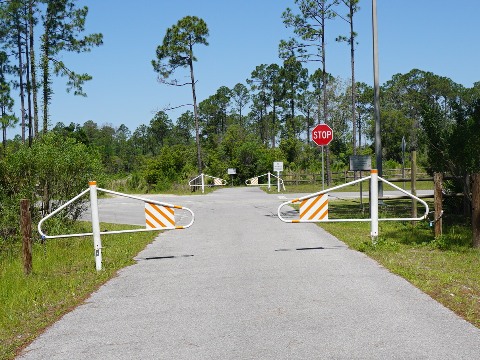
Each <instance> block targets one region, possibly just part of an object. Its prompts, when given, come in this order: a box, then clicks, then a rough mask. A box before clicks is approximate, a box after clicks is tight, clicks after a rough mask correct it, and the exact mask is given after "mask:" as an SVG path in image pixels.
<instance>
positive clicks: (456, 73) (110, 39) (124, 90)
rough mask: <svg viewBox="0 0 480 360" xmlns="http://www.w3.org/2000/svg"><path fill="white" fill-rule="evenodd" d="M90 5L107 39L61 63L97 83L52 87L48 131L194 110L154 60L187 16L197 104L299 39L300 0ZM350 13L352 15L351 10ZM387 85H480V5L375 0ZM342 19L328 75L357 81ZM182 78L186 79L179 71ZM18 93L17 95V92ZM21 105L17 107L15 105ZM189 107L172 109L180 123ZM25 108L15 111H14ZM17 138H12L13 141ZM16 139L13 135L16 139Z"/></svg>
mask: <svg viewBox="0 0 480 360" xmlns="http://www.w3.org/2000/svg"><path fill="white" fill-rule="evenodd" d="M78 3H79V5H86V6H88V7H89V14H88V18H87V32H88V33H91V32H101V33H103V35H104V45H103V46H101V47H99V48H95V49H93V51H92V52H90V53H85V54H80V55H78V54H74V55H68V54H65V55H64V56H63V60H64V61H65V63H66V64H67V65H69V66H71V68H72V69H74V70H76V71H77V72H86V73H89V74H90V75H92V76H93V80H92V81H90V82H89V83H88V84H87V85H86V86H85V87H84V90H85V91H86V92H87V94H88V97H86V98H82V97H78V96H74V95H73V94H66V93H65V90H64V89H65V85H64V84H65V81H64V79H61V78H60V79H58V80H55V94H54V95H53V99H52V105H51V126H53V125H55V124H56V123H57V122H59V121H61V122H63V123H65V124H69V123H70V122H74V123H78V124H83V123H84V122H85V121H87V120H93V121H95V122H96V123H97V124H98V125H99V126H101V125H103V124H111V125H113V126H114V127H118V126H119V125H121V124H125V125H127V127H128V128H129V129H130V131H131V132H132V133H133V131H134V130H135V129H136V128H137V127H138V126H139V125H141V124H147V125H148V124H149V122H150V120H151V119H152V118H153V115H154V113H155V112H156V111H157V110H161V109H163V108H165V107H168V106H178V105H181V104H185V103H191V92H190V88H188V87H183V88H177V87H175V88H173V87H168V86H166V85H162V84H160V83H158V82H157V80H156V74H155V73H154V71H153V70H152V66H151V63H150V62H151V60H152V59H153V58H154V57H155V49H156V47H157V46H158V45H159V44H161V42H162V40H163V37H164V35H165V32H166V29H167V28H168V27H171V26H172V25H173V24H175V23H176V22H177V21H178V20H179V19H180V18H182V17H184V16H186V15H195V16H198V17H201V18H203V19H204V20H205V22H206V23H207V25H208V27H209V30H210V36H209V38H208V41H209V43H210V45H209V46H199V47H197V48H196V49H195V52H196V55H197V58H198V62H197V63H195V72H196V79H197V80H198V84H197V99H198V101H202V100H204V99H206V98H208V97H209V96H210V95H213V94H214V93H215V92H216V90H217V89H218V88H219V87H220V86H228V87H230V88H231V87H233V86H234V85H235V84H236V83H238V82H242V83H245V80H246V79H247V78H249V77H250V74H251V72H252V70H254V69H255V67H256V66H257V65H260V64H262V63H264V64H271V63H279V64H280V60H279V59H278V44H279V41H280V40H281V39H288V38H289V37H290V36H291V34H292V32H291V29H286V28H285V27H284V25H283V23H282V19H281V14H282V12H283V11H284V10H285V9H286V8H287V7H291V8H292V9H296V7H295V4H294V1H293V0H285V1H279V0H255V1H253V0H241V1H232V0H174V1H171V0H168V1H167V0H155V1H154V0H137V1H126V0H83V1H82V0H81V1H78ZM371 6H372V1H371V0H361V1H360V7H361V9H360V11H359V12H358V13H357V14H356V15H355V18H354V21H355V28H356V31H357V33H358V34H359V35H358V42H359V44H358V45H357V51H356V79H357V81H363V82H366V83H368V84H370V85H372V84H373V65H372V26H371V19H372V16H371V12H372V9H371ZM344 12H345V13H346V12H347V11H346V8H345V10H344ZM377 14H378V36H379V62H380V83H384V82H386V81H388V80H389V79H390V78H391V77H392V75H394V74H396V73H406V72H408V71H410V70H411V69H413V68H419V69H421V70H425V71H432V72H433V73H435V74H437V75H441V76H446V77H449V78H451V79H452V80H453V81H455V82H457V83H460V84H463V85H464V86H466V87H471V86H472V85H473V83H474V82H476V81H480V66H479V64H480V61H479V60H480V59H479V51H480V44H479V43H478V31H477V30H476V26H477V24H478V16H479V14H480V1H478V0H462V1H451V0H401V1H400V0H396V1H395V0H377ZM347 33H348V26H347V24H346V23H344V22H343V21H342V20H341V19H337V20H335V21H332V22H331V23H329V24H327V29H326V36H327V47H326V52H327V71H328V72H330V73H331V74H332V75H334V76H340V77H342V78H344V79H349V78H350V52H349V47H348V45H347V44H345V43H342V44H339V43H336V42H335V37H336V36H338V35H339V34H347ZM178 75H179V77H181V76H185V75H186V73H184V74H182V73H178ZM15 96H16V94H15ZM16 102H17V103H19V101H18V100H17V99H16ZM187 109H189V108H188V107H185V108H182V109H181V110H179V111H176V112H171V113H170V117H171V118H172V120H173V121H175V120H176V118H177V117H178V115H179V114H181V113H182V112H184V111H186V110H187ZM18 113H19V111H18V110H17V114H18ZM11 133H12V131H10V132H9V134H11ZM9 137H10V136H9Z"/></svg>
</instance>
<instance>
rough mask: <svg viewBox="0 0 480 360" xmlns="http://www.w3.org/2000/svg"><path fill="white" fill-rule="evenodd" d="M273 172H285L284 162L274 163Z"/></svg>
mask: <svg viewBox="0 0 480 360" xmlns="http://www.w3.org/2000/svg"><path fill="white" fill-rule="evenodd" d="M273 171H277V172H278V171H283V162H282V161H275V162H274V163H273Z"/></svg>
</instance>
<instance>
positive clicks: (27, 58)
mask: <svg viewBox="0 0 480 360" xmlns="http://www.w3.org/2000/svg"><path fill="white" fill-rule="evenodd" d="M25 12H27V8H26V7H25ZM29 29H30V27H29V26H28V21H26V22H25V32H26V33H25V62H26V68H27V74H26V75H27V102H28V146H32V141H33V119H32V88H31V83H30V69H31V68H32V66H31V64H30V52H29V50H30V49H29V47H30V46H29V42H28V39H29V34H28V32H29Z"/></svg>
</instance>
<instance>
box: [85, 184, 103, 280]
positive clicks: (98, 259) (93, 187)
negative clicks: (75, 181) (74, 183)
mask: <svg viewBox="0 0 480 360" xmlns="http://www.w3.org/2000/svg"><path fill="white" fill-rule="evenodd" d="M88 185H89V186H90V208H91V209H92V232H93V247H94V251H95V268H96V269H97V271H100V270H102V240H101V239H100V222H99V218H98V202H97V182H96V181H90V182H89V183H88Z"/></svg>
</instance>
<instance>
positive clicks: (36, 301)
mask: <svg viewBox="0 0 480 360" xmlns="http://www.w3.org/2000/svg"><path fill="white" fill-rule="evenodd" d="M78 226H79V229H77V230H78V232H88V231H91V228H90V229H88V227H89V226H91V225H89V224H88V223H87V224H82V223H80V224H79V225H78ZM127 228H134V227H131V226H125V225H110V224H101V229H102V230H115V229H116V230H124V229H127ZM157 235H158V232H141V233H133V234H129V233H127V234H118V235H105V236H103V237H102V246H103V247H104V249H103V250H102V257H103V263H102V271H99V272H97V271H96V270H95V262H94V256H93V240H92V239H91V237H86V238H66V239H52V240H47V241H46V243H45V244H41V243H40V242H38V241H36V242H34V244H33V272H32V273H31V274H30V275H28V276H26V275H24V273H23V265H22V261H21V244H19V243H14V244H5V243H4V244H1V243H0V304H2V305H1V307H0V359H13V358H14V356H15V354H16V353H17V352H18V350H19V349H21V348H22V347H24V346H25V345H26V344H28V343H29V342H30V341H32V340H33V339H34V338H35V337H36V336H38V334H40V333H41V332H42V331H43V330H44V329H45V328H46V327H48V326H49V325H51V324H53V323H54V322H55V321H56V320H58V319H59V318H60V317H61V316H63V315H64V314H65V313H67V312H68V311H69V310H71V309H72V308H73V307H75V306H77V305H79V304H80V303H82V302H83V301H84V300H85V299H86V298H87V297H88V295H89V294H91V293H92V292H93V291H95V290H96V289H97V288H98V287H99V286H101V285H102V284H104V283H105V282H106V281H107V280H109V279H111V278H112V277H114V276H115V275H116V272H117V271H118V270H119V269H121V268H123V267H125V266H128V265H131V264H133V263H134V260H133V257H134V256H135V255H136V254H138V252H140V251H141V250H142V249H143V248H145V246H146V245H147V244H149V243H150V242H151V241H152V240H153V239H154V238H155V236H157Z"/></svg>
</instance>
